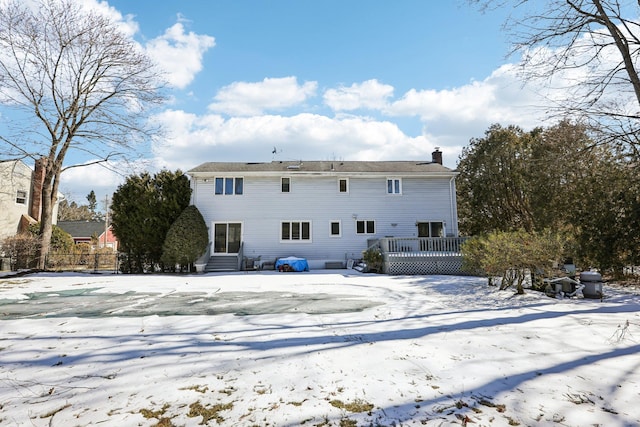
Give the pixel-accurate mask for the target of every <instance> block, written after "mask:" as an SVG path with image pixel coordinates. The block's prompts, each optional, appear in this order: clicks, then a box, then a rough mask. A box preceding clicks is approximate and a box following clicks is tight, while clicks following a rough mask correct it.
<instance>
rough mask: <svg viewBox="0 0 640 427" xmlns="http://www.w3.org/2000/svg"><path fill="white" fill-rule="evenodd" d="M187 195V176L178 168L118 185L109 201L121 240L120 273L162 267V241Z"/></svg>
mask: <svg viewBox="0 0 640 427" xmlns="http://www.w3.org/2000/svg"><path fill="white" fill-rule="evenodd" d="M190 198H191V188H190V186H189V178H188V177H187V176H186V175H184V174H183V173H182V172H181V171H180V170H178V171H176V172H171V171H168V170H162V171H160V172H158V173H157V174H155V175H153V177H152V176H151V175H150V174H149V173H147V172H144V173H142V174H140V175H132V176H130V177H128V178H127V180H126V182H125V183H124V184H122V185H120V186H119V187H118V189H117V190H116V192H115V193H114V194H113V200H112V203H111V213H112V215H111V221H112V225H113V231H114V233H115V235H116V236H117V237H118V240H119V241H120V249H121V252H122V254H121V258H122V259H121V261H122V263H121V266H120V268H121V270H122V271H123V272H125V273H143V272H153V271H157V270H163V269H164V266H163V265H162V261H161V257H162V245H163V242H164V241H165V239H166V236H167V232H168V231H169V228H170V227H171V224H173V222H174V221H175V220H176V219H177V218H178V217H179V216H180V214H181V213H182V211H183V210H184V209H185V208H186V207H187V206H189V200H190Z"/></svg>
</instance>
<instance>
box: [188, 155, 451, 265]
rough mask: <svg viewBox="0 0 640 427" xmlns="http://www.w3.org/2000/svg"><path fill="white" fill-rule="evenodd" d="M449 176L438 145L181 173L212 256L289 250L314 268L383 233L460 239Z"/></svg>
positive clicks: (266, 256) (357, 252) (208, 166)
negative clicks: (385, 154)
mask: <svg viewBox="0 0 640 427" xmlns="http://www.w3.org/2000/svg"><path fill="white" fill-rule="evenodd" d="M456 174H457V173H456V172H455V171H453V170H451V169H449V168H446V167H444V166H443V165H442V153H441V152H440V151H436V152H434V153H433V159H432V161H299V162H298V161H272V162H270V163H241V162H208V163H203V164H201V165H200V166H197V167H195V168H193V169H191V170H190V171H188V175H189V176H190V177H191V178H192V179H191V185H192V189H193V193H192V203H193V204H194V205H196V206H197V207H198V209H199V210H200V212H201V213H202V215H203V216H204V219H205V221H206V222H207V224H208V226H209V230H210V241H211V247H210V255H211V256H212V257H216V258H218V259H223V257H229V258H234V257H237V256H238V254H240V253H241V254H242V256H243V257H247V258H252V259H257V258H259V259H260V260H261V262H266V261H269V260H274V259H276V258H279V257H287V256H295V257H301V258H306V259H307V260H308V263H309V266H310V268H312V269H315V268H324V266H325V265H327V264H326V263H327V262H329V263H331V264H333V265H335V264H336V263H343V265H344V264H345V263H346V261H347V260H349V259H358V258H361V257H362V252H363V251H364V250H366V249H367V247H368V246H369V245H370V244H372V242H374V241H375V240H376V239H380V238H385V237H412V238H416V237H455V236H457V235H458V217H457V210H456V189H455V177H456ZM232 262H233V261H232Z"/></svg>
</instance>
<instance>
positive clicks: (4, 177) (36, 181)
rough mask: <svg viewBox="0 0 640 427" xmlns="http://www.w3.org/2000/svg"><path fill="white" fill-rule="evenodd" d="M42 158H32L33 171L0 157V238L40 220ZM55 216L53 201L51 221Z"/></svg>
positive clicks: (56, 214)
mask: <svg viewBox="0 0 640 427" xmlns="http://www.w3.org/2000/svg"><path fill="white" fill-rule="evenodd" d="M43 161H44V160H40V161H37V162H36V164H35V171H34V170H32V169H31V168H30V167H29V166H27V165H26V164H25V163H24V162H22V161H20V160H11V161H0V240H1V239H4V238H5V237H9V236H14V235H15V234H17V233H18V232H20V231H22V230H24V229H25V228H26V227H27V226H28V225H29V224H30V223H33V222H38V221H40V216H41V209H42V182H43V180H44V169H43ZM58 198H60V195H59V196H58ZM57 216H58V205H57V204H56V205H55V206H54V210H53V223H54V224H55V223H56V218H57Z"/></svg>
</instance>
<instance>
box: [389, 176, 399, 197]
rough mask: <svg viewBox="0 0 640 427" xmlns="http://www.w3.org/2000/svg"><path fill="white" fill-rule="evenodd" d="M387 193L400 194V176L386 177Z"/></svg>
mask: <svg viewBox="0 0 640 427" xmlns="http://www.w3.org/2000/svg"><path fill="white" fill-rule="evenodd" d="M387 194H402V180H401V179H400V178H387Z"/></svg>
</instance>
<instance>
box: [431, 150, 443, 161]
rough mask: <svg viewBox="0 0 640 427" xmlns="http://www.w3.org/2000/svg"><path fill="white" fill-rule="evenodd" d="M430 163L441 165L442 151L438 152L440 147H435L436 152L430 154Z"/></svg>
mask: <svg viewBox="0 0 640 427" xmlns="http://www.w3.org/2000/svg"><path fill="white" fill-rule="evenodd" d="M431 163H438V164H442V151H440V147H436V151H434V152H433V153H431Z"/></svg>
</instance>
